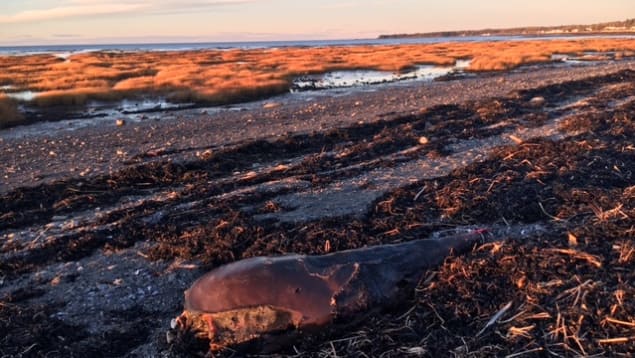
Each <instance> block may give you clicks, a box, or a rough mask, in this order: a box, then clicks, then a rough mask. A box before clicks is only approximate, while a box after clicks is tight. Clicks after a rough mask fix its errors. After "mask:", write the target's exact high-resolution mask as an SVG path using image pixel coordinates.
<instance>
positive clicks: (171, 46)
mask: <svg viewBox="0 0 635 358" xmlns="http://www.w3.org/2000/svg"><path fill="white" fill-rule="evenodd" d="M581 37H582V36H580V37H577V38H581ZM586 37H593V36H586ZM602 37H615V38H623V37H626V38H633V39H635V36H602ZM559 38H571V37H546V39H559ZM531 39H545V37H542V38H541V37H524V36H464V37H430V38H399V39H356V40H312V41H256V42H205V43H151V44H110V45H41V46H4V47H3V46H0V54H4V55H25V54H36V53H74V52H85V51H176V50H205V49H222V50H228V49H237V48H238V49H254V48H278V47H324V46H345V45H398V44H432V43H442V42H479V41H517V40H531Z"/></svg>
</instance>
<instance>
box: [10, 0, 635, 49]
mask: <svg viewBox="0 0 635 358" xmlns="http://www.w3.org/2000/svg"><path fill="white" fill-rule="evenodd" d="M633 17H635V0H602V1H599V0H522V1H520V0H518V1H517V0H506V1H504V0H480V1H478V0H434V1H425V0H340V1H335V0H319V1H307V0H155V1H150V0H0V45H19V44H24V45H26V44H51V43H112V42H117V43H125V42H160V41H181V42H182V41H246V40H290V39H333V38H371V37H376V36H377V35H379V34H384V33H404V32H406V33H412V32H427V31H442V30H459V29H480V28H486V27H514V26H528V25H559V24H587V23H595V22H604V21H613V20H624V19H627V18H633Z"/></svg>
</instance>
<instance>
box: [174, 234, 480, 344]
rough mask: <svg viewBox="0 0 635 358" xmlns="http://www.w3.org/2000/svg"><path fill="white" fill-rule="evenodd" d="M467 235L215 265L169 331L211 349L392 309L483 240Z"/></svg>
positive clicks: (195, 286) (188, 294) (188, 293)
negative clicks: (430, 274)
mask: <svg viewBox="0 0 635 358" xmlns="http://www.w3.org/2000/svg"><path fill="white" fill-rule="evenodd" d="M484 233H485V231H484V230H470V231H468V232H466V233H463V234H455V235H449V236H444V237H441V238H435V239H425V240H414V241H409V242H404V243H399V244H389V245H378V246H372V247H365V248H361V249H354V250H346V251H340V252H335V253H332V254H328V255H322V256H308V255H286V256H280V257H254V258H250V259H245V260H241V261H237V262H233V263H230V264H227V265H224V266H221V267H218V268H216V269H214V270H212V271H211V272H209V273H207V274H206V275H204V276H202V277H201V278H199V279H198V280H197V281H196V282H194V284H193V285H192V286H191V287H190V288H189V289H188V290H187V291H185V311H184V312H183V314H181V316H179V317H178V318H177V319H176V320H175V321H174V324H173V329H174V332H172V336H173V337H174V333H175V332H176V335H177V336H178V334H179V331H180V332H182V331H184V330H188V331H190V332H194V333H195V334H197V335H198V336H199V337H207V338H209V339H210V341H211V344H212V349H215V348H218V347H223V346H227V345H237V344H241V343H245V342H248V341H253V340H256V339H258V338H262V337H263V336H265V335H267V336H269V335H270V334H272V333H277V332H283V331H289V330H297V329H306V328H311V327H320V326H323V325H327V324H329V323H331V322H332V321H333V320H335V319H337V318H340V317H350V316H353V315H355V314H358V313H360V312H363V311H365V310H367V309H369V308H374V307H381V306H386V305H393V304H394V301H395V299H396V298H397V297H398V296H399V294H400V293H403V292H404V290H407V289H412V288H414V287H415V286H416V284H417V282H418V280H419V278H420V277H421V275H422V274H423V272H424V271H425V270H426V269H429V268H433V267H436V266H438V265H440V264H441V263H442V262H443V261H444V260H445V258H446V257H447V256H449V255H450V254H452V253H455V254H460V253H463V252H466V251H468V250H470V249H471V248H473V247H474V246H475V245H476V244H478V243H479V242H481V241H482V240H483V239H484Z"/></svg>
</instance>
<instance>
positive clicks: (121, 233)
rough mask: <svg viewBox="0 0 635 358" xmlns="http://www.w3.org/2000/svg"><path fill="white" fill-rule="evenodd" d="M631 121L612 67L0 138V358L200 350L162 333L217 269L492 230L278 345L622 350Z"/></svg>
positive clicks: (633, 227)
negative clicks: (338, 317)
mask: <svg viewBox="0 0 635 358" xmlns="http://www.w3.org/2000/svg"><path fill="white" fill-rule="evenodd" d="M634 114H635V61H632V60H625V61H619V62H603V63H597V64H595V65H593V66H588V65H587V66H584V67H576V66H572V67H548V66H544V67H543V66H535V67H534V66H532V67H528V68H521V69H519V70H515V71H513V72H507V73H489V74H481V75H478V76H475V77H470V78H459V79H451V80H448V81H437V82H432V83H417V82H409V83H402V84H395V85H388V86H381V87H377V88H374V89H372V90H361V91H353V92H347V91H346V90H328V91H322V92H306V93H302V94H299V95H298V94H293V95H291V94H289V95H286V96H281V97H277V98H272V99H269V100H267V101H263V102H255V103H250V104H246V105H245V106H243V107H242V109H240V110H229V109H226V110H222V109H221V110H214V111H204V110H201V109H190V110H180V111H168V112H158V113H154V114H153V118H136V117H135V118H130V119H129V120H127V121H126V125H124V126H121V127H117V126H116V125H115V123H114V121H112V122H108V121H105V122H103V123H99V124H96V125H90V126H86V127H82V128H70V129H69V128H59V127H57V129H56V130H55V131H54V132H47V131H44V130H42V129H43V128H46V127H45V126H46V124H35V125H32V126H28V127H15V128H12V129H10V130H6V131H0V163H2V164H0V165H1V168H2V171H1V175H2V177H1V178H0V356H25V357H26V356H47V357H56V356H60V357H69V356H77V357H84V356H108V357H111V356H139V357H146V356H165V357H178V356H190V355H196V354H201V355H204V354H205V349H206V343H205V342H198V341H195V340H178V341H176V342H173V343H172V344H168V343H167V342H166V337H165V332H166V331H167V329H168V328H169V326H170V320H171V319H172V318H173V317H175V316H177V315H178V314H180V312H181V311H182V304H183V291H184V290H185V289H186V288H187V287H189V285H190V284H191V283H192V282H193V281H194V280H195V279H196V278H197V277H198V276H200V275H202V274H203V273H204V272H206V271H207V270H209V269H211V268H213V267H216V266H218V265H221V264H223V263H227V262H231V261H235V260H238V259H241V258H246V257H252V256H256V255H278V254H284V253H290V252H295V253H303V254H322V253H324V252H325V251H326V250H329V249H330V251H334V250H342V249H347V248H356V247H361V246H364V245H375V244H380V243H392V242H400V241H406V240H412V239H417V238H425V237H428V236H430V235H434V234H435V233H438V232H442V231H445V230H454V229H457V228H463V227H481V228H491V230H490V235H492V236H493V239H494V241H495V243H493V244H486V245H485V246H483V247H480V248H478V249H476V250H474V251H473V252H471V253H470V254H467V255H463V256H460V257H453V258H449V259H448V260H446V263H445V264H444V265H442V266H441V267H439V268H438V270H433V271H431V272H426V273H422V280H421V283H420V285H419V287H418V288H417V289H416V290H415V291H414V292H410V293H407V294H406V296H407V299H406V301H404V302H399V303H398V304H397V305H396V306H395V307H385V308H378V309H376V310H373V311H371V312H368V314H366V315H363V316H360V317H359V319H358V320H354V321H353V322H336V324H334V325H333V326H332V327H330V328H329V329H327V330H324V331H323V332H320V333H310V334H309V333H307V334H305V335H299V336H298V337H295V339H294V340H293V341H291V342H290V343H291V344H290V345H287V346H286V347H285V348H281V350H278V351H277V352H275V353H276V354H279V355H282V356H287V355H289V356H291V355H292V356H298V355H300V356H307V357H310V356H394V357H401V356H407V355H413V356H449V355H458V356H472V355H474V356H491V355H514V354H518V355H517V356H519V355H520V354H521V353H523V352H524V353H527V354H535V355H555V356H574V355H592V354H609V355H617V354H625V355H628V354H630V353H633V352H635V340H634V339H633V338H632V336H633V331H632V330H633V326H634V325H635V323H633V322H635V305H634V304H633V302H632V297H633V295H635V288H634V287H633V283H634V280H635V273H634V272H635V243H634V242H633V239H634V238H635V221H634V220H633V218H634V217H635V179H634V178H633V170H634V168H635V144H634V141H633V138H635V122H634V121H633V117H634ZM497 314H498V316H496V315H497ZM493 318H494V319H493ZM490 320H491V321H490ZM246 353H248V354H256V353H259V352H241V353H239V354H238V353H235V352H234V351H233V350H232V348H231V347H230V348H228V349H227V350H226V351H224V352H221V354H220V355H221V356H225V355H227V356H231V355H232V354H233V355H237V354H238V355H243V354H246Z"/></svg>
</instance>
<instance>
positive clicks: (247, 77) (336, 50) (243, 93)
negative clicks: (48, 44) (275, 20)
mask: <svg viewBox="0 0 635 358" xmlns="http://www.w3.org/2000/svg"><path fill="white" fill-rule="evenodd" d="M590 51H593V52H598V53H606V52H614V53H615V58H625V57H631V56H633V55H635V41H633V40H631V39H579V40H576V39H570V40H544V41H513V42H478V43H452V44H450V43H441V44H415V45H384V46H341V47H339V46H337V47H322V48H280V49H248V50H239V49H234V50H200V51H183V52H132V53H126V52H93V53H81V54H75V55H72V56H70V57H69V58H60V57H56V56H54V55H29V56H0V86H11V91H16V92H17V91H27V90H28V91H35V92H39V93H40V94H39V95H38V96H37V97H36V98H35V99H34V100H33V103H34V104H36V105H39V106H52V105H82V104H84V103H85V102H86V101H88V100H92V99H95V100H104V101H109V100H118V99H121V98H123V97H130V96H138V95H163V96H167V97H169V98H171V99H172V100H177V101H195V102H206V103H212V104H221V103H229V102H235V101H243V100H249V99H253V98H256V97H262V96H267V95H272V94H277V93H281V92H284V91H287V90H288V89H289V88H290V86H291V81H292V80H293V78H295V77H297V76H301V75H307V74H317V73H324V72H328V71H336V70H357V69H368V70H381V71H394V72H399V71H405V70H408V69H411V68H413V67H415V66H417V65H422V64H430V65H439V66H451V65H453V64H454V63H455V62H456V60H458V59H470V60H471V64H470V66H469V68H468V69H467V70H468V71H499V70H507V69H512V68H515V67H518V66H521V65H525V64H532V63H546V62H550V61H552V59H551V58H552V57H551V56H552V55H553V54H572V55H578V56H581V55H583V54H584V53H585V52H590ZM5 102H6V100H5Z"/></svg>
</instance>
